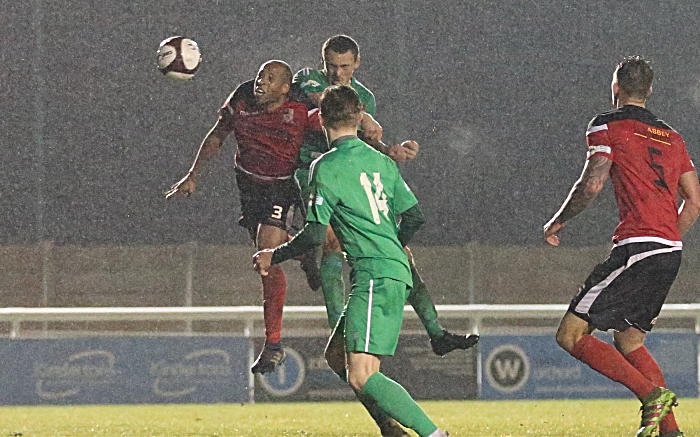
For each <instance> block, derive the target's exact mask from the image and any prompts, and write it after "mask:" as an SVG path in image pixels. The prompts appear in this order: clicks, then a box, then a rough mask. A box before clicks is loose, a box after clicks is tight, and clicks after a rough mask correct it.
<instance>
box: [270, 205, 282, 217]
mask: <svg viewBox="0 0 700 437" xmlns="http://www.w3.org/2000/svg"><path fill="white" fill-rule="evenodd" d="M272 210H273V212H272V215H271V216H270V217H271V218H273V219H276V220H282V211H283V210H284V208H282V207H281V206H278V205H274V206H273V207H272Z"/></svg>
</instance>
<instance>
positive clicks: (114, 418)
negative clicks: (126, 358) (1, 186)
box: [0, 399, 700, 437]
mask: <svg viewBox="0 0 700 437" xmlns="http://www.w3.org/2000/svg"><path fill="white" fill-rule="evenodd" d="M420 404H421V406H422V407H423V408H424V409H425V411H426V412H427V413H428V415H429V416H430V417H431V418H432V419H433V420H434V421H435V422H436V423H437V424H438V426H440V427H441V428H444V429H446V430H448V431H449V432H450V435H451V436H453V437H464V436H482V437H491V436H494V437H495V436H499V437H505V436H528V437H532V436H537V437H541V436H568V437H574V436H577V437H579V436H580V437H588V436H590V437H594V436H595V437H601V436H605V437H614V436H625V437H633V436H634V433H635V431H636V428H637V425H638V423H639V418H640V416H639V412H638V409H639V403H638V402H637V401H635V400H630V399H625V400H566V401H561V400H554V401H491V402H487V401H459V402H452V401H423V402H420ZM675 415H676V418H677V420H678V422H679V424H680V425H681V429H682V430H683V431H684V432H685V435H686V436H693V435H700V399H681V400H680V406H679V407H677V408H676V409H675ZM6 436H10V437H63V436H65V437H87V436H104V437H129V436H134V437H166V436H167V437H185V436H187V437H195V436H196V437H200V436H201V437H277V436H280V437H282V436H300V437H331V436H333V437H338V436H347V437H350V436H354V437H370V436H372V437H377V436H379V432H378V430H377V428H376V427H375V425H374V423H373V422H372V421H371V419H370V418H369V415H367V414H366V413H365V411H364V409H363V408H362V406H361V405H360V404H359V403H355V402H335V403H294V404H254V405H252V404H219V405H130V406H124V405H108V406H61V407H45V406H42V407H0V437H6Z"/></svg>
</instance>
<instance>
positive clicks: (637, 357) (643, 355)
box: [625, 346, 678, 434]
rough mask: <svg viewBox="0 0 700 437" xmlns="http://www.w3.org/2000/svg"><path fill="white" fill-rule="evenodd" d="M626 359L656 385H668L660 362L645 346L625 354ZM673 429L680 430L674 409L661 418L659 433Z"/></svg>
mask: <svg viewBox="0 0 700 437" xmlns="http://www.w3.org/2000/svg"><path fill="white" fill-rule="evenodd" d="M625 359H626V360H627V361H629V363H630V364H632V365H633V366H634V368H635V369H637V370H639V372H640V373H641V374H642V375H644V376H645V377H646V378H647V379H648V380H649V381H651V382H652V383H653V384H654V385H658V386H659V387H666V378H664V373H663V371H662V370H661V367H659V364H658V363H657V362H656V360H655V359H654V357H653V356H652V355H651V354H650V353H649V350H648V349H647V348H646V347H645V346H642V347H639V348H637V349H635V350H633V351H632V352H630V353H628V354H627V355H625ZM671 431H678V424H677V423H676V418H675V417H674V415H673V411H669V412H668V414H666V416H665V417H664V418H663V420H661V423H659V434H666V433H669V432H671Z"/></svg>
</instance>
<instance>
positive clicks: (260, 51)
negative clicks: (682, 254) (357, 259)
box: [0, 0, 700, 245]
mask: <svg viewBox="0 0 700 437" xmlns="http://www.w3.org/2000/svg"><path fill="white" fill-rule="evenodd" d="M128 3H129V5H128V6H127V5H124V4H122V2H96V1H89V0H74V1H70V2H48V1H45V0H44V1H39V0H37V1H33V2H4V3H3V5H2V6H0V10H1V12H2V15H3V16H4V17H5V20H3V21H4V24H3V29H2V30H0V35H2V42H3V43H2V44H0V60H1V67H0V113H2V117H0V132H1V133H2V135H0V141H1V142H2V162H3V172H2V174H1V176H0V181H1V182H2V186H3V190H2V191H0V203H1V204H2V220H0V237H1V239H0V241H1V242H2V243H3V244H26V243H33V242H36V241H39V240H45V239H49V240H55V241H56V242H59V243H66V244H158V243H179V242H185V241H201V242H207V243H222V244H247V243H248V237H247V234H246V233H245V232H244V230H243V229H242V228H240V227H238V225H237V218H238V213H239V211H238V198H237V196H238V194H237V189H236V186H235V180H234V178H233V171H232V155H233V151H234V143H233V142H232V141H230V140H229V141H228V142H227V144H226V146H225V147H224V149H223V151H222V155H221V157H220V159H218V160H214V161H212V162H211V163H210V165H209V167H208V171H206V172H205V175H204V177H203V178H202V180H201V182H200V183H199V186H198V192H197V193H196V194H195V195H194V196H193V197H191V198H188V199H184V198H180V199H176V200H170V201H167V202H166V201H165V199H164V196H163V193H164V192H165V190H167V188H168V187H169V186H170V185H172V184H173V183H174V182H176V181H177V180H179V179H180V178H181V177H182V176H184V174H185V173H186V171H187V170H188V168H189V166H190V165H191V163H192V160H193V159H194V156H195V153H196V151H197V148H198V147H199V144H200V142H201V140H202V139H203V138H204V135H205V134H206V133H207V131H208V130H209V129H210V128H211V126H212V125H213V124H214V122H215V121H216V112H217V109H218V107H219V106H220V105H221V103H222V102H223V101H224V100H225V98H226V97H227V95H228V94H229V93H230V92H231V91H232V90H233V89H234V88H235V86H236V85H237V84H238V83H240V82H242V81H245V80H248V79H250V78H252V77H253V76H254V75H255V73H256V71H257V68H258V66H259V65H260V64H261V63H262V62H264V61H266V60H268V59H274V58H276V59H282V60H285V61H287V62H288V63H289V64H290V65H291V66H292V68H293V69H294V70H297V69H300V68H302V67H307V66H311V67H317V66H319V62H320V48H321V44H322V43H323V41H324V40H325V39H326V38H328V37H329V36H332V35H335V34H338V33H346V34H349V35H351V36H352V37H354V38H355V39H356V40H357V41H358V42H359V44H360V48H361V54H362V65H361V67H360V69H359V70H358V71H357V72H356V76H357V77H358V79H359V80H360V81H362V82H363V83H364V84H365V85H367V86H368V87H369V88H370V89H371V90H373V91H374V93H375V95H376V97H377V104H378V109H377V113H376V117H377V119H378V120H379V121H380V123H382V125H383V126H384V129H385V139H386V140H388V141H389V142H398V141H400V140H404V139H409V138H413V139H415V140H417V141H418V142H419V143H420V144H421V154H420V155H419V156H418V158H417V159H416V160H415V161H413V162H410V163H407V164H403V165H401V170H402V173H403V174H404V177H405V179H406V180H407V182H408V183H409V184H410V185H411V186H412V188H413V190H414V191H415V193H416V195H417V196H418V198H419V201H420V202H421V204H422V206H423V210H424V212H425V213H426V216H427V223H426V225H425V226H424V228H423V229H422V230H421V231H420V232H419V234H417V235H416V237H415V238H416V240H415V241H416V242H417V244H424V245H428V244H440V245H454V244H464V243H466V242H468V241H473V240H476V241H480V242H485V243H494V244H515V245H531V244H541V228H542V225H543V224H544V222H545V221H546V220H547V219H548V218H549V217H550V216H551V215H552V214H553V213H554V212H555V211H556V209H557V208H558V207H559V205H560V204H561V202H562V201H563V199H564V198H565V197H566V194H567V193H568V191H569V189H570V187H571V185H572V184H573V182H574V181H575V180H576V178H577V177H578V175H579V173H580V170H581V168H582V166H583V162H584V159H585V139H584V133H585V128H586V125H587V123H588V121H589V120H590V119H591V118H593V116H595V115H596V114H597V113H599V112H602V111H605V110H608V109H610V107H611V106H610V90H609V89H610V78H611V74H612V71H613V68H614V66H615V64H616V62H617V61H618V60H619V59H621V58H622V57H623V56H624V55H632V54H640V55H643V56H645V57H646V58H648V59H649V60H651V62H652V65H653V67H654V68H655V71H656V79H655V82H654V92H653V94H652V95H651V97H650V100H649V102H648V108H649V109H651V110H652V112H654V113H656V114H657V115H658V116H659V117H661V118H662V119H664V120H665V121H667V122H668V123H669V124H671V125H672V126H674V127H675V128H676V129H677V130H679V131H680V132H681V134H683V135H684V137H685V139H686V141H687V143H688V146H689V150H690V153H691V156H693V157H694V158H696V159H698V158H699V157H700V125H699V123H698V110H699V109H700V108H699V106H700V73H698V71H699V70H700V69H699V66H700V65H699V64H700V62H699V61H698V47H700V44H699V42H700V41H698V40H699V39H700V36H698V35H699V34H698V32H697V29H698V28H700V5H698V4H697V2H695V1H693V0H682V1H674V2H652V1H619V2H609V1H590V2H575V3H574V2H561V1H554V0H540V1H515V2H498V1H469V2H424V1H417V0H410V1H402V2H395V3H396V4H395V5H394V4H392V3H394V2H373V1H356V2H343V3H340V2H328V1H304V2H289V1H281V0H280V1H259V0H258V1H235V2H234V1H223V0H221V1H204V2H185V1H170V2H158V1H155V2H154V1H148V2H147V1H143V0H137V1H133V2H128ZM563 3H571V4H570V5H564V4H563ZM172 35H185V36H188V37H191V38H193V39H195V40H196V41H197V42H198V43H199V46H200V49H201V51H202V54H203V64H202V66H201V67H200V71H199V72H198V73H197V76H196V77H195V79H194V80H193V81H192V82H190V83H178V82H174V81H171V80H169V79H167V78H165V77H164V76H163V75H161V74H160V73H159V72H158V70H157V69H156V67H155V53H156V49H157V47H158V44H159V42H160V41H161V40H162V39H164V38H166V37H169V36H172ZM615 224H616V209H615V204H614V200H613V196H612V190H611V189H610V187H609V186H608V187H607V189H606V190H605V191H604V193H603V194H602V195H601V197H600V198H599V200H598V201H596V203H595V204H594V206H593V207H591V208H590V209H589V210H587V211H585V212H584V213H583V214H582V215H581V216H580V217H578V218H576V219H574V220H573V221H572V222H571V223H570V224H568V225H567V230H566V231H565V232H564V233H563V235H562V237H563V239H565V241H568V243H569V244H576V245H593V244H604V243H605V242H606V241H608V240H609V238H610V236H611V234H612V230H613V228H614V226H615ZM691 235H697V229H696V230H693V231H691Z"/></svg>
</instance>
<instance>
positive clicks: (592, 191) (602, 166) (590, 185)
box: [543, 155, 612, 246]
mask: <svg viewBox="0 0 700 437" xmlns="http://www.w3.org/2000/svg"><path fill="white" fill-rule="evenodd" d="M610 167H612V160H611V159H609V158H607V157H605V156H603V155H593V156H591V157H590V158H589V159H588V160H587V161H586V164H585V165H584V166H583V172H582V173H581V177H580V178H579V179H578V180H577V181H576V183H575V184H574V186H573V188H571V192H569V196H568V197H567V198H566V200H565V201H564V204H563V205H562V206H561V208H559V211H557V213H556V214H554V217H552V218H551V219H550V220H549V221H548V222H547V223H546V224H545V225H544V228H543V230H544V239H545V241H546V242H547V243H549V244H551V245H552V246H558V245H559V236H558V235H557V234H558V233H559V231H560V230H561V229H562V227H563V226H564V223H566V222H567V221H569V220H570V219H572V218H574V217H576V216H577V215H578V214H580V213H581V211H583V210H584V209H586V207H588V205H590V204H591V202H593V200H594V199H595V198H596V197H597V196H598V193H600V191H601V190H602V189H603V187H604V186H605V181H606V180H608V177H609V175H610Z"/></svg>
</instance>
